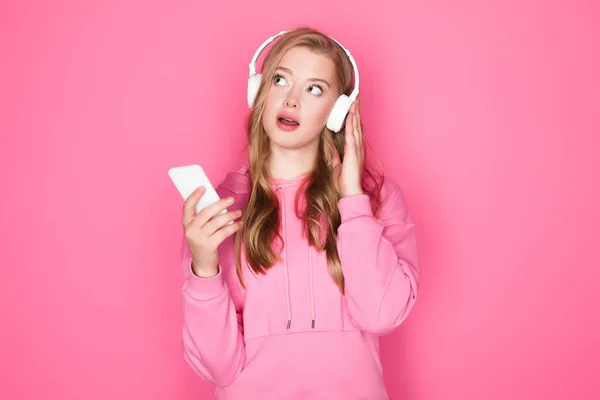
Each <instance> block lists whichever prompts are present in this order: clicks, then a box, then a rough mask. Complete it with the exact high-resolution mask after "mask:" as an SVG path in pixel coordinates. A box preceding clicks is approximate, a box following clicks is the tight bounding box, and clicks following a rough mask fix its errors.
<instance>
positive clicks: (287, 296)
mask: <svg viewBox="0 0 600 400" xmlns="http://www.w3.org/2000/svg"><path fill="white" fill-rule="evenodd" d="M280 189H281V187H278V188H277V190H280ZM281 208H282V212H281V216H282V218H281V220H282V230H283V242H284V243H283V246H284V248H285V252H284V258H283V269H284V272H285V305H286V308H287V329H290V327H291V326H292V305H291V300H290V277H289V273H288V254H287V236H286V235H287V229H285V228H286V227H285V196H284V195H283V190H281Z"/></svg>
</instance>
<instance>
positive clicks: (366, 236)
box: [181, 166, 420, 400]
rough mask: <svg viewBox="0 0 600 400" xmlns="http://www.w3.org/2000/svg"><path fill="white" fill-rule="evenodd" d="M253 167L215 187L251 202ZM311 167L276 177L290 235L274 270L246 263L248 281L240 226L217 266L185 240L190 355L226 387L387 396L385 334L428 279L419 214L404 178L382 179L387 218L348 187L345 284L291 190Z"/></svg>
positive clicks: (227, 395) (288, 397) (222, 391)
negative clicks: (194, 255) (312, 238)
mask: <svg viewBox="0 0 600 400" xmlns="http://www.w3.org/2000/svg"><path fill="white" fill-rule="evenodd" d="M247 172H248V171H247V168H246V167H245V166H244V167H242V168H241V169H240V170H239V171H237V172H233V173H229V174H228V175H227V177H226V178H225V180H224V181H223V182H222V183H221V184H220V185H218V187H217V192H218V193H219V195H220V196H221V197H227V196H231V195H233V196H234V197H235V199H236V201H235V203H234V204H233V206H232V207H230V208H229V209H231V210H233V209H238V208H240V209H243V208H244V207H245V204H246V202H247V199H248V193H249V189H248V188H249V184H248V175H247ZM305 177H306V175H305V176H302V177H299V178H297V179H294V180H289V181H283V180H276V179H271V185H272V187H273V189H274V190H275V191H276V194H277V198H278V199H279V204H280V210H281V218H282V220H281V224H280V226H281V229H282V230H281V233H282V237H283V238H284V241H285V244H286V246H285V247H284V248H283V251H282V259H283V263H282V265H276V266H275V267H274V268H272V269H270V270H269V271H268V272H267V274H266V275H259V274H257V275H254V274H253V273H251V271H250V269H249V268H246V269H245V270H244V279H245V282H246V289H243V288H242V287H241V285H240V283H239V281H238V277H237V275H236V271H235V254H234V236H230V237H229V238H228V239H226V240H225V241H224V242H223V243H222V244H221V246H220V248H219V259H220V265H219V273H218V274H217V275H216V276H215V277H213V278H199V277H197V276H196V275H194V274H193V273H192V271H191V257H190V251H189V247H188V246H187V242H186V241H185V240H184V241H183V247H182V253H183V254H182V262H181V266H182V268H183V273H184V278H185V281H184V284H183V287H182V289H181V296H182V309H183V321H184V326H183V344H184V356H185V359H186V361H187V362H188V363H189V364H190V365H191V367H192V368H193V369H194V370H195V371H196V372H197V373H198V374H199V375H200V376H201V377H202V378H204V379H205V380H206V381H208V382H210V383H212V384H214V385H216V391H215V395H216V397H217V398H218V399H251V400H261V399H269V400H271V399H285V400H295V399H302V400H308V399H327V400H337V399H344V400H353V399H369V400H380V399H388V395H387V393H386V389H385V387H384V383H383V377H382V367H381V362H380V359H379V345H378V336H381V335H385V334H388V333H390V332H392V330H394V329H395V328H396V327H398V326H399V325H400V324H401V323H402V322H403V321H404V320H405V319H406V318H407V316H408V315H409V313H410V311H411V310H412V309H413V307H414V305H415V301H416V297H417V289H418V286H419V280H420V274H419V266H418V257H417V245H416V240H415V231H414V224H413V223H412V220H411V217H410V215H409V213H408V211H407V209H406V205H405V203H404V199H403V195H402V192H401V189H400V188H399V187H398V186H397V185H396V184H395V183H393V182H392V181H390V180H389V179H386V180H385V183H384V186H383V192H382V201H383V203H382V207H383V208H382V213H381V215H380V218H379V219H377V218H375V217H374V216H373V213H372V210H371V205H370V202H369V198H368V196H367V195H356V196H350V197H345V198H342V199H340V201H339V203H338V207H339V210H340V214H341V218H342V223H341V225H340V227H339V229H338V242H337V245H338V253H339V256H340V259H341V263H342V268H343V272H344V277H345V285H346V294H345V295H342V294H341V293H340V291H339V289H338V287H337V286H336V285H335V284H334V282H333V280H332V279H331V277H330V275H329V271H328V268H327V258H326V254H325V252H322V253H318V252H317V251H316V250H315V249H314V248H313V247H310V246H308V241H307V240H306V239H304V238H303V237H302V223H301V220H300V219H299V218H298V217H297V216H296V213H295V210H294V198H295V194H296V191H297V190H298V189H299V186H300V184H301V183H302V180H303V179H304V178H305ZM243 261H244V257H242V262H243ZM242 265H243V264H242Z"/></svg>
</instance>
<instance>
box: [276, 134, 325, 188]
mask: <svg viewBox="0 0 600 400" xmlns="http://www.w3.org/2000/svg"><path fill="white" fill-rule="evenodd" d="M315 144H316V146H311V147H307V148H302V149H282V148H280V147H277V146H271V155H270V157H269V175H270V177H271V178H274V179H283V180H292V179H296V178H297V177H299V176H302V175H305V174H308V173H309V172H311V171H312V170H313V169H314V168H315V159H316V157H317V150H318V148H317V146H318V142H316V143H315Z"/></svg>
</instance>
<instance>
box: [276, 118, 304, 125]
mask: <svg viewBox="0 0 600 400" xmlns="http://www.w3.org/2000/svg"><path fill="white" fill-rule="evenodd" d="M277 120H278V121H279V122H281V123H282V124H284V125H289V126H297V125H300V124H299V123H298V121H296V120H295V119H292V118H287V117H280V118H278V119H277Z"/></svg>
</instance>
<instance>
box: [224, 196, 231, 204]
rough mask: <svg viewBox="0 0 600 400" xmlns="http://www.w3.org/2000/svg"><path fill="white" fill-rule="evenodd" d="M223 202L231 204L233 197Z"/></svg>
mask: <svg viewBox="0 0 600 400" xmlns="http://www.w3.org/2000/svg"><path fill="white" fill-rule="evenodd" d="M225 201H226V202H228V203H233V197H228V198H227V199H226V200H225Z"/></svg>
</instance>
